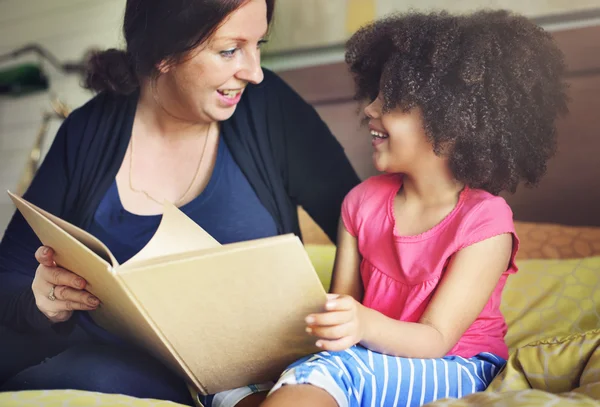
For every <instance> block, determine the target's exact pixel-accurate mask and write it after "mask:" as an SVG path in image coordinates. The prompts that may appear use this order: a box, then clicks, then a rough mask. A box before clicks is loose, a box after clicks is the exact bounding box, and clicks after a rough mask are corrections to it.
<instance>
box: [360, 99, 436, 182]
mask: <svg viewBox="0 0 600 407" xmlns="http://www.w3.org/2000/svg"><path fill="white" fill-rule="evenodd" d="M382 108H383V102H382V99H381V97H377V99H375V100H374V101H373V102H372V103H371V104H370V105H368V106H367V107H366V108H365V109H364V112H365V114H366V115H367V117H368V118H369V119H370V120H369V130H370V134H371V139H372V145H373V149H374V152H373V161H374V163H375V168H377V170H378V171H382V172H388V173H407V174H411V173H413V172H415V171H416V170H417V168H418V167H422V165H423V164H424V163H425V162H428V161H430V160H431V159H436V160H439V159H440V157H438V156H437V155H435V153H434V152H433V145H432V144H431V143H430V142H429V140H428V138H427V135H426V134H425V130H424V128H423V119H422V116H421V110H420V109H418V108H414V109H411V110H410V111H408V112H404V111H402V109H400V108H399V107H397V108H395V109H393V110H391V111H389V112H387V113H385V114H384V113H383V112H382Z"/></svg>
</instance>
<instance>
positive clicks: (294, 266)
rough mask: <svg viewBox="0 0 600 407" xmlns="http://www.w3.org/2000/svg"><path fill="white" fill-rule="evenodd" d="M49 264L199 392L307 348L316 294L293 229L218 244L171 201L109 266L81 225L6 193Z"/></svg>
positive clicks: (273, 366)
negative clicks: (46, 250)
mask: <svg viewBox="0 0 600 407" xmlns="http://www.w3.org/2000/svg"><path fill="white" fill-rule="evenodd" d="M9 195H10V197H11V199H12V200H13V202H14V203H15V205H16V206H17V208H18V210H19V211H20V212H21V213H22V214H23V216H24V217H25V219H26V220H27V222H28V223H29V225H30V226H31V227H32V229H33V230H34V231H35V233H36V234H37V236H38V237H39V239H40V240H41V241H42V243H43V244H44V245H46V246H49V247H52V248H53V249H54V251H55V253H56V254H55V260H56V263H57V264H58V265H59V266H61V267H63V268H65V269H67V270H71V271H72V272H74V273H76V274H78V275H80V276H81V277H83V278H84V279H85V280H87V281H88V283H89V285H88V291H90V292H91V293H92V294H94V295H95V296H97V297H98V298H99V299H100V301H101V302H102V305H101V306H100V308H98V309H97V310H96V311H93V312H92V313H91V316H92V318H93V319H94V320H95V321H96V322H97V323H98V324H99V325H100V326H102V327H103V328H105V329H107V330H108V331H110V332H112V333H115V334H117V335H119V336H121V337H123V338H126V339H128V340H131V341H133V342H134V343H136V344H138V345H140V346H142V347H144V348H146V349H147V350H148V351H150V352H151V353H152V354H154V355H155V356H156V357H158V358H159V359H161V360H162V361H163V362H164V363H165V364H166V365H168V366H170V367H171V368H172V369H173V370H174V371H175V372H177V373H179V374H180V375H181V376H182V377H183V378H184V379H187V381H188V382H189V383H190V385H192V386H193V387H194V388H195V389H196V390H197V391H198V392H200V393H201V394H205V395H206V394H214V393H217V392H219V391H223V390H228V389H232V388H236V387H242V386H245V385H249V384H257V383H264V382H267V381H270V380H276V379H277V378H278V376H279V374H280V373H282V372H283V370H284V369H285V368H286V367H287V365H288V364H290V363H292V362H293V361H295V360H296V359H298V358H300V357H302V356H305V355H308V354H311V353H314V352H317V351H318V350H319V349H318V348H317V347H316V346H315V338H314V337H311V336H310V335H308V334H307V333H306V332H305V322H304V318H305V317H306V316H307V315H308V314H309V313H313V312H321V311H323V309H324V308H323V307H324V305H325V301H326V293H325V290H324V288H323V286H322V285H321V282H320V281H319V278H318V276H317V274H316V272H315V270H314V268H313V266H312V264H311V262H310V259H309V257H308V255H307V253H306V251H305V250H304V247H303V246H302V243H301V242H300V240H299V239H298V237H296V236H294V235H282V236H277V237H270V238H264V239H257V240H252V241H247V242H242V243H233V244H226V245H220V244H219V243H218V242H217V241H215V240H214V239H213V238H212V237H211V236H210V235H209V234H208V233H207V232H206V231H204V230H203V229H202V228H201V227H200V226H198V225H197V224H196V223H195V222H193V221H192V220H191V219H189V218H188V217H187V216H186V215H185V214H184V213H183V212H181V211H180V210H179V209H178V208H176V207H175V206H173V205H170V204H165V207H164V213H163V217H162V220H161V223H160V226H159V227H158V230H157V232H156V234H155V235H154V236H153V237H152V239H151V240H150V242H149V243H148V244H147V245H146V247H144V248H143V249H142V250H141V251H140V252H139V253H138V254H137V255H136V256H135V257H133V258H131V259H130V260H129V261H127V262H126V263H124V264H118V263H117V261H116V260H115V258H114V256H113V255H112V254H111V253H110V251H109V250H108V248H107V247H106V246H105V245H104V244H103V243H102V242H100V241H99V240H98V239H96V238H95V237H93V236H92V235H90V234H89V233H87V232H85V231H83V230H81V229H79V228H77V227H75V226H73V225H72V224H70V223H68V222H65V221H64V220H61V219H59V218H57V217H56V216H53V215H51V214H49V213H47V212H45V211H43V210H42V209H40V208H37V207H36V206H34V205H33V204H31V203H29V202H27V201H25V200H24V199H23V198H20V197H18V196H16V195H14V194H12V193H10V192H9Z"/></svg>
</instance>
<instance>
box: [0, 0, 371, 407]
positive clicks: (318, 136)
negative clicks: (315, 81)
mask: <svg viewBox="0 0 600 407" xmlns="http://www.w3.org/2000/svg"><path fill="white" fill-rule="evenodd" d="M273 7H274V0H228V1H226V0H221V1H218V2H215V1H208V0H203V1H194V2H190V1H185V0H152V1H150V0H144V1H142V0H128V1H127V6H126V11H125V20H124V34H125V39H126V42H127V51H126V52H124V51H117V50H108V51H105V52H102V53H99V54H96V55H95V56H94V57H93V59H92V61H91V68H90V72H89V76H88V78H87V86H88V87H89V88H90V89H93V90H96V91H99V94H98V95H97V96H96V97H95V98H93V99H92V100H91V101H90V102H88V103H87V104H85V105H84V106H83V107H81V108H79V109H77V110H76V111H74V112H73V113H72V114H71V115H70V116H69V117H68V118H67V119H66V121H65V122H64V123H63V125H62V127H61V129H60V130H59V132H58V134H57V136H56V138H55V140H54V142H53V145H52V147H51V149H50V151H49V152H48V155H47V156H46V159H45V160H44V163H43V164H42V166H41V168H40V170H39V171H38V174H37V175H36V177H35V179H34V180H33V182H32V184H31V186H30V188H29V189H28V191H27V192H26V194H25V198H26V199H27V200H29V201H31V202H32V203H34V204H36V205H38V206H40V207H42V208H43V209H45V210H47V211H49V212H51V213H53V214H55V215H57V216H60V217H61V218H64V219H66V220H67V221H69V222H71V223H74V224H76V225H78V226H79V227H82V228H84V229H86V230H87V231H89V232H91V233H93V234H94V235H95V236H97V237H98V238H100V239H101V240H102V241H103V242H105V243H106V245H107V246H108V247H109V249H110V250H111V251H112V252H113V253H114V254H115V255H116V257H117V260H118V261H119V262H124V261H126V260H127V259H128V258H130V257H132V256H133V255H134V254H135V253H136V252H137V251H139V250H140V249H141V248H142V247H143V246H144V245H145V244H146V243H147V242H148V241H149V239H150V238H151V236H152V234H153V233H154V232H155V231H156V228H157V226H158V223H159V221H160V213H161V209H162V202H163V201H164V200H167V201H169V202H172V203H174V204H176V205H177V206H179V207H180V208H181V209H182V210H183V211H184V212H185V213H186V214H187V215H188V216H189V217H190V218H192V219H193V220H194V221H196V222H197V223H198V224H200V225H201V226H202V227H203V228H204V229H205V230H207V231H208V232H209V233H210V234H211V235H212V236H214V237H215V238H216V239H217V240H218V241H220V242H221V243H230V242H235V241H243V240H249V239H255V238H260V237H265V236H272V235H277V234H283V233H290V232H291V233H296V234H299V233H300V230H299V225H298V218H297V212H296V208H297V206H298V205H302V206H303V207H304V208H305V209H306V210H307V211H308V213H309V214H310V215H311V216H312V217H313V218H314V219H315V220H316V221H317V223H319V225H320V226H321V227H322V228H323V229H324V230H325V232H326V233H327V234H328V235H329V236H330V238H331V239H332V240H334V241H335V235H336V222H337V219H338V217H339V213H340V206H341V202H342V200H343V198H344V196H345V194H346V193H347V192H348V191H349V190H350V189H351V188H352V187H353V186H354V185H356V184H357V183H358V181H359V180H358V178H357V176H356V174H355V173H354V171H353V169H352V167H351V165H350V164H349V162H348V160H347V158H346V156H345V155H344V152H343V150H342V148H341V147H340V145H339V143H338V142H337V141H336V139H335V138H334V137H333V136H332V135H331V133H330V131H329V130H328V128H327V127H326V125H325V124H324V123H323V122H322V121H321V120H320V118H319V117H318V115H317V114H316V112H315V111H314V109H312V108H311V107H310V106H309V105H308V104H307V103H306V102H304V101H303V100H302V99H301V98H300V97H299V96H298V95H297V94H296V93H294V92H293V91H292V90H291V89H290V88H289V87H288V86H287V85H286V84H285V83H284V82H283V81H282V80H281V79H279V78H278V77H277V76H276V75H274V74H273V73H271V72H269V71H267V70H263V69H261V67H260V46H261V44H262V43H263V42H264V37H265V35H266V34H267V29H268V24H269V22H270V20H271V16H272V14H273ZM39 244H40V243H39V241H38V240H37V238H36V237H35V235H34V234H33V233H32V231H31V230H30V228H29V227H28V226H27V224H26V223H25V221H24V220H23V218H22V217H21V216H20V215H19V214H18V213H16V214H15V215H14V217H13V219H12V221H11V223H10V224H9V226H8V228H7V230H6V233H5V236H4V239H3V241H2V243H1V245H0V272H1V274H0V276H1V277H0V278H1V280H0V287H1V288H0V290H1V291H0V324H2V325H3V327H4V328H3V329H4V333H3V337H4V338H7V339H4V340H6V341H8V340H13V339H14V341H15V343H14V344H13V347H12V348H10V352H11V354H12V357H11V363H10V364H11V366H19V369H20V368H21V367H22V368H25V367H27V368H26V369H24V370H22V371H20V372H19V373H18V374H16V375H15V376H13V377H12V378H10V379H9V380H8V381H7V382H6V383H5V384H4V386H3V387H2V390H21V389H57V388H71V389H82V390H93V391H100V392H112V393H122V394H129V395H132V396H137V397H148V398H158V399H168V400H173V401H176V402H180V403H187V404H190V403H191V398H190V395H189V392H188V391H187V388H186V386H185V384H184V382H183V381H182V380H181V379H180V378H178V377H175V376H174V375H172V374H171V373H170V372H169V371H167V370H166V368H164V367H163V366H162V365H160V364H159V363H158V362H156V361H155V360H154V359H152V358H151V357H149V356H148V355H147V354H145V353H143V352H142V351H141V350H138V349H135V350H134V349H131V348H129V347H128V346H126V345H124V344H122V343H120V342H119V341H118V340H115V338H112V337H110V336H108V335H107V334H106V333H105V332H104V331H102V330H100V329H99V328H98V327H97V326H95V325H93V323H91V322H90V319H89V317H87V318H86V315H87V314H86V311H89V310H93V309H95V308H96V307H97V306H98V303H99V302H98V299H97V298H94V297H93V296H92V295H91V294H90V293H88V292H87V291H86V290H85V286H86V282H85V281H84V280H83V279H81V278H80V277H78V276H76V275H75V274H73V273H71V272H70V271H68V270H63V269H61V268H59V267H56V266H55V265H54V262H53V260H52V250H51V248H45V247H42V248H38V246H39ZM73 312H76V315H73ZM82 327H83V328H84V329H81V328H82ZM98 334H100V335H98ZM19 335H20V336H19ZM17 345H18V346H17ZM33 347H38V351H37V354H34V355H30V356H28V359H27V360H25V359H23V357H22V351H23V350H29V348H33ZM39 347H41V348H39ZM40 349H41V350H40ZM43 359H45V362H44V363H41V364H40V363H39V362H40V361H41V360H43ZM13 369H15V368H14V367H13ZM240 392H241V393H240ZM249 392H250V391H242V390H240V391H237V393H236V394H237V395H236V396H235V397H233V396H232V397H228V398H229V399H230V401H231V400H232V399H234V400H233V402H231V403H230V405H231V404H235V402H237V401H238V400H239V399H241V398H243V397H244V396H245V395H247V394H248V393H249ZM223 398H225V397H221V399H223Z"/></svg>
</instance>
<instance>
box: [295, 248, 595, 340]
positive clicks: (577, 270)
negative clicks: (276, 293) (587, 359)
mask: <svg viewBox="0 0 600 407" xmlns="http://www.w3.org/2000/svg"><path fill="white" fill-rule="evenodd" d="M306 250H307V252H308V254H309V256H310V258H311V260H312V262H313V264H314V266H315V269H316V271H317V274H318V275H319V278H320V279H321V282H322V283H323V286H325V287H326V288H327V289H328V288H329V285H330V281H331V271H332V270H333V262H334V260H335V246H333V245H307V246H306ZM517 265H518V266H519V272H518V273H516V274H514V275H511V276H510V277H509V278H508V280H507V283H506V287H505V289H504V294H503V296H502V305H501V309H502V313H503V314H504V316H505V318H506V322H507V324H508V333H507V335H506V342H507V344H508V346H509V347H510V348H511V350H514V349H515V348H517V347H519V346H523V345H526V344H528V343H530V342H533V341H537V340H540V339H544V338H547V337H552V336H557V335H563V334H572V333H578V332H585V331H587V330H590V329H594V328H600V312H599V311H600V256H599V257H588V258H583V259H566V260H565V259H563V260H561V259H542V260H520V261H517Z"/></svg>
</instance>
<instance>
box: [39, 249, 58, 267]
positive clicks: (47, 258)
mask: <svg viewBox="0 0 600 407" xmlns="http://www.w3.org/2000/svg"><path fill="white" fill-rule="evenodd" d="M35 259H36V260H37V261H38V263H40V264H41V265H43V266H46V267H54V266H56V263H54V250H52V249H51V248H49V247H46V246H41V247H39V248H38V249H37V250H36V252H35Z"/></svg>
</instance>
